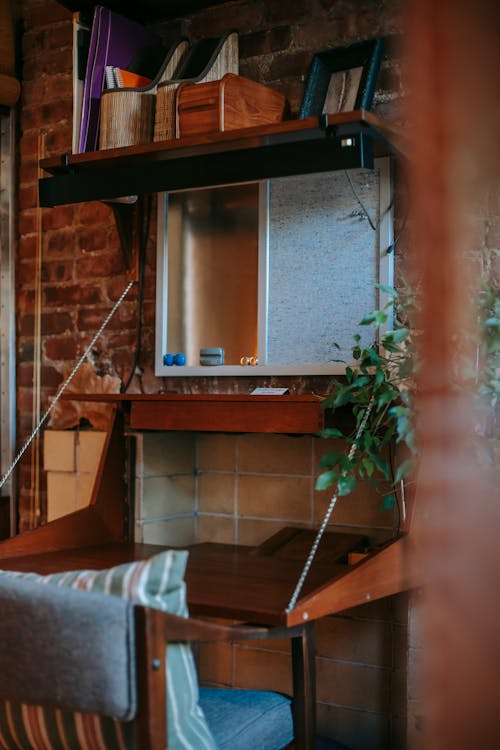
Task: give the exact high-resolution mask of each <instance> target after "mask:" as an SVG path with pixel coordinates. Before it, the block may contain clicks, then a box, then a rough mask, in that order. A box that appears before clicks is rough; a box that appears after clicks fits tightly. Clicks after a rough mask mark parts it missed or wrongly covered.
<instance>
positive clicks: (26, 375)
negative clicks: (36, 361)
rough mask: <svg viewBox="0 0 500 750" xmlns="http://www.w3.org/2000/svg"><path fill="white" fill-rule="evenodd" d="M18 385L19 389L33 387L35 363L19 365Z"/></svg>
mask: <svg viewBox="0 0 500 750" xmlns="http://www.w3.org/2000/svg"><path fill="white" fill-rule="evenodd" d="M16 383H17V387H18V388H32V387H33V363H32V362H24V363H23V364H21V365H19V367H18V368H17V373H16Z"/></svg>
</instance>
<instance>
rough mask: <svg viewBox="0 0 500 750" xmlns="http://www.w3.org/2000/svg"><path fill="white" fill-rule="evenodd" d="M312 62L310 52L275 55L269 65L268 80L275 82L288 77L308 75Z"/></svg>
mask: <svg viewBox="0 0 500 750" xmlns="http://www.w3.org/2000/svg"><path fill="white" fill-rule="evenodd" d="M310 61H311V55H310V53H309V52H292V53H290V54H286V53H282V54H280V55H275V56H274V57H273V58H272V59H271V62H270V64H269V74H268V80H269V81H275V80H279V79H281V78H287V77H288V76H302V75H304V74H305V73H307V70H308V68H309V65H310Z"/></svg>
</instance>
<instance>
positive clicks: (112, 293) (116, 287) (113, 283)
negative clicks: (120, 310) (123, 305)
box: [106, 276, 137, 307]
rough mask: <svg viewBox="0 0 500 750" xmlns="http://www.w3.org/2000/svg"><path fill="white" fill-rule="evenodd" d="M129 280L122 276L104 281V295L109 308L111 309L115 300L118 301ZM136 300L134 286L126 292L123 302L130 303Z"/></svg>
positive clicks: (135, 285)
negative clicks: (108, 301) (107, 300)
mask: <svg viewBox="0 0 500 750" xmlns="http://www.w3.org/2000/svg"><path fill="white" fill-rule="evenodd" d="M130 280H131V279H130V278H126V277H124V276H115V277H114V278H110V279H107V280H106V294H107V296H108V299H109V300H110V306H111V307H112V306H113V305H114V303H115V302H116V300H118V299H119V298H120V296H121V294H122V293H123V292H124V291H125V289H126V287H127V286H128V284H129V281H130ZM136 299H137V284H134V285H133V286H132V287H131V288H130V289H129V290H128V292H127V295H126V297H125V300H126V301H127V302H131V301H132V300H136Z"/></svg>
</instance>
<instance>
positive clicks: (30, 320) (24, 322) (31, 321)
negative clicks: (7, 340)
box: [17, 313, 35, 338]
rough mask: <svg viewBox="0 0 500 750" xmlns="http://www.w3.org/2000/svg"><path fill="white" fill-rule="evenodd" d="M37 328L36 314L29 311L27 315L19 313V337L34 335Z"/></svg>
mask: <svg viewBox="0 0 500 750" xmlns="http://www.w3.org/2000/svg"><path fill="white" fill-rule="evenodd" d="M34 330H35V318H34V315H32V314H31V313H28V314H26V315H23V314H18V315H17V335H18V338H20V337H23V338H24V337H27V338H29V337H30V336H33V331H34Z"/></svg>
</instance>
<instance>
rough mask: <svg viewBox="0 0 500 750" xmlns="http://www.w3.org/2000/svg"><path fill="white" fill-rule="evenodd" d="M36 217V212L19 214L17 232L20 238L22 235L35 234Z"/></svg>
mask: <svg viewBox="0 0 500 750" xmlns="http://www.w3.org/2000/svg"><path fill="white" fill-rule="evenodd" d="M36 222H37V216H36V211H35V210H33V211H21V212H20V214H19V223H18V227H17V228H18V231H19V234H20V235H21V236H22V235H24V234H33V232H36Z"/></svg>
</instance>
